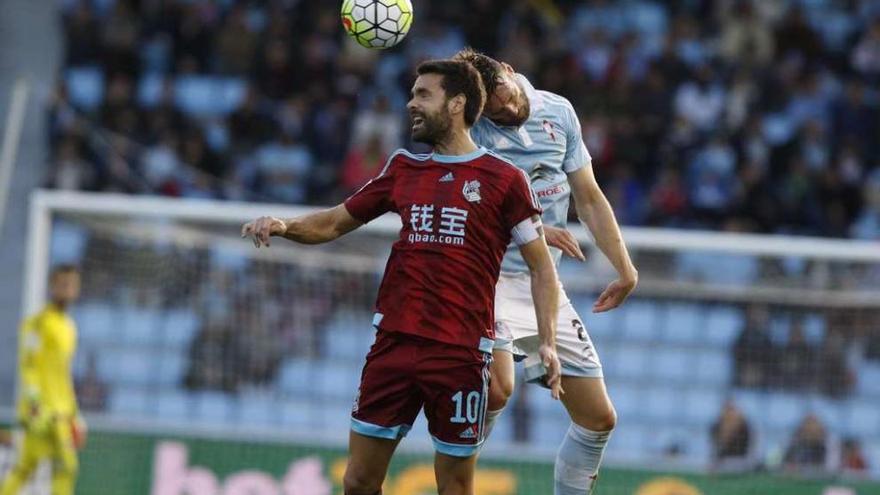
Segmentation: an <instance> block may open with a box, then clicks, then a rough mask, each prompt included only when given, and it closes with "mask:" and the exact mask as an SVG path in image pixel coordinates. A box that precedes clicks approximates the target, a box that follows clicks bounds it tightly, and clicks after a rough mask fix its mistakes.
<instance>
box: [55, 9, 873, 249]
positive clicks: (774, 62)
mask: <svg viewBox="0 0 880 495" xmlns="http://www.w3.org/2000/svg"><path fill="white" fill-rule="evenodd" d="M465 4H467V5H468V8H467V9H465V8H463V6H464V5H465ZM91 5H92V4H91V3H89V2H85V1H81V0H73V1H71V2H67V3H65V6H64V7H63V8H64V32H65V36H66V42H65V46H66V50H67V53H66V57H65V70H63V71H62V74H65V77H64V79H65V82H69V83H70V87H71V92H70V94H69V95H68V94H64V92H61V91H59V95H58V97H57V98H56V102H55V104H53V105H52V107H51V108H50V119H51V121H50V126H49V131H50V144H51V146H52V153H51V156H52V157H53V161H54V160H55V157H59V156H62V155H65V154H67V152H65V153H59V148H60V147H61V143H62V142H63V141H64V139H65V138H66V137H73V138H75V139H77V140H78V141H79V142H80V148H81V153H80V156H81V157H83V158H84V159H85V160H87V161H90V162H94V163H95V164H96V170H97V176H98V180H97V181H96V184H95V185H93V186H92V187H94V188H97V189H100V190H107V189H112V190H123V191H128V192H150V193H160V194H172V195H178V194H179V195H184V196H191V195H194V196H207V197H230V198H235V199H259V196H260V194H261V193H260V192H259V191H257V190H256V189H255V187H256V183H254V182H253V181H251V182H248V181H246V180H242V179H241V177H240V174H239V172H240V169H241V168H242V167H244V168H254V167H255V165H254V164H255V163H256V157H255V156H254V154H255V152H256V150H258V149H260V148H261V147H263V146H265V145H266V144H267V143H273V142H274V143H277V142H279V141H280V140H282V135H283V134H290V135H294V136H298V137H299V139H301V144H302V145H303V146H305V147H307V148H308V149H309V151H310V153H311V155H312V157H313V159H314V167H313V170H312V172H313V173H311V174H310V175H309V178H308V180H307V181H304V182H303V183H302V184H300V185H301V186H302V187H303V189H304V193H303V194H302V195H299V194H297V196H301V197H302V199H301V201H306V202H326V201H329V200H330V199H332V198H338V197H339V196H341V195H343V194H344V193H345V192H347V190H348V189H349V188H350V182H348V183H346V179H345V177H344V175H345V174H342V173H340V171H341V168H342V167H341V165H342V162H343V161H344V160H345V158H346V157H347V156H349V155H350V152H351V151H352V150H357V149H363V147H364V146H365V145H366V143H367V141H368V140H369V134H372V133H374V132H376V130H378V132H379V133H380V134H381V135H382V141H383V149H384V150H385V151H386V152H388V151H391V150H393V149H395V148H397V147H398V146H399V144H400V141H401V139H402V137H401V133H402V131H403V129H402V123H401V121H400V119H399V118H398V116H399V115H400V112H399V109H394V108H391V107H390V105H389V103H390V102H399V101H403V100H405V96H406V92H407V91H408V89H409V85H410V84H409V83H410V81H409V79H410V75H411V71H412V68H411V66H412V65H413V64H414V63H415V62H417V61H418V60H419V59H420V58H422V57H424V56H444V54H446V55H448V54H449V53H451V52H450V51H449V47H453V50H452V51H455V50H457V49H458V48H460V47H461V46H462V45H464V44H472V45H475V46H477V47H478V48H480V47H483V48H487V49H489V50H490V55H491V54H492V53H491V48H492V46H496V47H500V49H499V50H497V51H499V53H496V54H495V55H499V54H501V55H504V54H507V55H506V56H501V58H502V59H511V60H517V61H519V63H518V64H516V66H517V67H519V68H520V70H522V71H523V72H524V73H525V74H526V75H528V76H530V77H531V78H532V79H533V81H539V82H541V85H540V86H542V87H546V88H547V89H551V90H555V91H557V92H559V93H561V94H563V95H565V96H566V97H568V98H569V99H570V100H571V102H572V104H573V105H574V107H575V108H576V109H577V110H578V112H579V114H581V117H582V120H583V121H584V122H583V123H584V125H583V129H584V133H585V136H584V137H585V140H586V142H587V143H588V145H589V147H590V151H591V152H592V154H593V158H594V168H595V171H596V176H597V178H598V180H599V181H600V183H601V185H603V186H604V187H606V188H608V189H609V190H613V191H616V192H615V194H616V195H617V196H618V197H619V198H620V200H621V201H628V198H631V197H632V196H633V195H635V194H639V195H644V196H649V195H651V191H652V190H654V189H655V186H657V188H658V189H659V191H660V192H658V194H656V195H654V196H655V197H660V196H663V194H662V193H664V192H669V190H668V187H669V186H670V181H672V180H674V179H672V178H671V177H672V175H673V174H672V173H670V172H669V171H668V169H669V168H674V169H676V170H677V173H678V174H679V176H680V177H681V178H682V180H683V181H684V182H685V184H686V185H687V189H688V192H689V194H688V198H689V199H690V201H688V202H687V203H685V204H681V203H680V202H677V201H672V202H668V201H667V202H665V203H664V206H665V207H666V210H665V211H664V212H662V213H661V212H657V211H656V210H652V211H645V210H647V209H648V208H647V207H646V206H645V205H643V204H642V205H635V207H633V206H632V205H630V204H628V203H627V205H626V208H625V211H624V210H622V211H621V214H622V218H621V220H622V221H623V222H624V223H629V224H642V223H646V222H647V223H650V224H657V225H676V226H682V227H688V226H699V227H702V228H713V229H719V228H721V227H722V226H723V225H725V224H727V223H728V222H729V220H730V219H731V218H735V219H737V221H738V222H739V223H740V224H741V225H743V226H746V227H747V228H748V229H750V230H757V231H762V232H788V233H805V234H819V235H826V236H827V235H831V236H843V235H851V236H857V237H865V238H871V237H872V236H874V237H877V236H878V235H877V233H876V232H877V231H880V227H878V226H877V224H878V223H880V221H878V216H880V215H878V213H877V210H878V208H877V206H876V205H873V204H871V205H868V206H867V207H865V206H863V205H862V204H860V203H861V201H860V198H861V197H863V196H865V195H867V194H868V192H867V191H865V189H866V188H867V187H868V186H866V185H865V184H867V181H864V177H866V176H870V174H872V173H873V172H874V170H876V169H877V166H878V163H880V146H878V145H877V142H878V140H877V139H876V134H877V132H880V131H878V127H880V124H878V123H880V118H878V117H877V115H878V104H877V101H876V98H874V96H873V95H872V92H871V91H870V90H871V89H872V88H873V86H872V85H873V84H874V83H876V82H877V81H878V78H880V76H878V74H880V72H878V70H877V67H876V66H877V65H878V64H877V63H875V59H878V57H877V56H876V52H878V50H877V46H880V45H878V42H877V39H878V34H877V33H880V27H878V26H880V20H872V19H874V18H875V16H876V12H877V10H876V9H872V8H870V7H866V6H865V5H864V4H860V5H859V6H856V5H854V4H853V3H852V2H830V3H828V2H808V3H800V4H798V5H797V6H795V7H791V8H790V6H789V5H788V3H786V2H754V1H735V2H720V3H714V4H712V3H707V2H686V3H683V4H675V5H672V4H669V3H665V2H656V1H644V2H622V3H620V2H591V3H587V4H584V3H582V2H558V3H557V4H554V5H552V6H551V5H549V3H546V2H545V3H541V2H538V3H535V2H531V3H529V2H521V3H515V4H514V5H512V6H510V7H511V8H508V9H505V10H504V11H503V12H504V15H501V16H498V18H497V19H492V20H491V22H488V23H487V22H477V23H476V24H475V22H476V20H477V19H482V17H480V16H479V15H478V13H479V12H483V11H493V9H494V10H497V9H498V6H499V3H498V2H496V1H483V2H479V3H476V5H475V3H474V2H469V3H467V2H463V1H462V0H449V1H448V2H443V3H442V6H437V7H434V8H431V7H425V8H430V9H431V13H430V14H429V17H430V18H431V22H429V23H428V24H425V25H422V27H421V28H420V29H419V30H416V31H413V32H412V33H410V35H409V38H408V39H407V41H406V44H405V49H404V52H398V53H397V54H395V53H394V52H392V53H390V54H388V53H386V54H382V55H381V56H380V53H379V52H378V51H372V50H363V49H362V48H360V47H359V46H357V45H356V44H355V43H353V42H352V41H351V40H347V39H346V38H345V35H344V34H343V32H342V30H341V29H339V26H338V15H337V12H336V10H335V7H332V6H330V5H329V4H327V5H324V4H320V5H319V4H314V3H308V2H305V3H304V2H281V3H272V4H271V5H269V6H265V5H264V2H256V3H254V2H244V1H242V0H234V1H230V2H221V3H216V2H181V1H180V0H168V1H165V2H160V3H159V4H156V3H155V2H111V3H110V4H108V5H104V4H100V5H98V4H94V5H95V6H91ZM426 5H427V4H426ZM438 5H440V4H438ZM464 12H467V14H466V15H463V14H462V13H464ZM475 13H476V15H475ZM817 16H824V17H823V18H828V19H833V20H834V22H829V23H825V24H822V25H818V26H816V27H815V28H814V27H813V26H814V24H815V23H812V22H811V20H812V19H814V18H817ZM422 17H423V18H424V17H425V13H424V12H423V16H422ZM462 17H465V18H464V19H462ZM294 33H295V34H294ZM560 33H562V34H560ZM294 37H295V38H296V39H295V40H294ZM583 40H590V42H589V43H587V44H586V45H585V44H584V43H583ZM431 54H433V55H431ZM828 54H835V58H834V59H833V63H831V62H829V61H830V60H832V59H831V58H827V57H826V55H828ZM67 68H77V69H78V70H77V71H73V72H72V73H69V72H68V71H67V70H66V69H67ZM68 75H71V77H70V78H68V77H67V76H68ZM142 75H146V76H149V77H143V78H142V77H141V76H142ZM74 76H75V77H74ZM190 76H198V77H200V78H202V79H203V80H204V81H208V83H206V84H210V80H211V78H216V77H229V76H233V77H236V78H240V79H243V80H244V82H246V83H247V84H248V85H249V86H250V87H251V90H250V91H249V93H248V94H247V96H246V97H245V98H244V102H243V103H242V105H241V107H240V108H238V109H236V110H235V111H234V112H232V113H230V114H225V115H223V114H221V115H216V116H214V115H212V116H204V115H193V114H184V113H182V112H181V109H186V108H187V105H185V104H183V103H184V102H185V101H186V100H179V99H178V97H176V96H175V95H174V87H175V85H176V83H177V78H181V77H184V78H185V77H190ZM156 81H163V82H160V83H158V84H159V85H160V86H161V87H159V88H158V89H157V86H156V85H157V82H156ZM585 81H586V82H587V84H585ZM840 88H843V90H842V91H841V90H840ZM157 91H158V93H159V94H158V95H157ZM370 94H382V95H383V96H382V97H380V98H376V99H373V98H369V97H367V98H364V97H362V96H361V95H370ZM157 96H158V97H157ZM156 100H158V101H156ZM372 102H375V104H373V103H372ZM279 103H280V104H279ZM139 105H142V106H139ZM178 105H180V108H178ZM96 108H97V109H98V110H97V111H95V109H96ZM587 118H589V121H587ZM603 121H604V123H602V122H603ZM80 122H87V123H88V124H87V125H86V126H87V127H88V132H89V133H92V134H94V135H95V136H96V137H97V138H98V139H83V138H84V136H85V134H86V133H85V132H84V129H83V127H86V126H84V125H83V124H80ZM594 122H599V123H602V125H595V124H594ZM193 129H199V132H206V133H208V136H209V139H208V140H207V141H208V142H209V143H210V146H209V147H208V149H207V151H208V153H207V154H203V153H202V152H198V150H199V148H200V146H196V145H193V146H188V145H187V144H188V143H189V144H192V143H195V141H191V140H190V139H189V136H191V135H192V134H193ZM106 130H110V131H112V132H114V133H117V134H121V135H123V136H124V137H126V138H128V139H129V140H131V142H130V143H128V144H126V145H125V147H126V148H127V149H126V154H125V155H123V154H121V153H116V154H115V155H114V157H113V158H111V159H105V157H106V155H107V154H108V153H107V150H106V149H104V147H105V145H104V144H102V143H106V142H107V141H108V140H109V139H108V138H107V136H106V132H105V131H106ZM169 131H171V132H173V133H174V134H175V138H174V140H175V141H176V142H177V143H178V145H179V146H180V149H178V150H177V151H175V153H176V154H177V155H178V156H177V158H178V159H177V160H171V159H169V158H170V157H167V156H165V157H164V158H163V159H164V160H165V161H164V163H176V166H177V167H179V168H180V169H181V172H180V173H179V174H178V175H179V176H180V177H184V178H186V180H182V181H181V182H182V183H181V184H179V185H178V187H165V186H163V185H161V184H160V185H156V184H155V183H154V182H155V181H153V183H151V181H149V180H148V181H146V182H147V183H146V184H145V183H144V182H145V181H143V180H141V181H138V178H137V176H136V175H137V174H132V172H133V167H132V164H134V165H137V164H140V163H142V162H143V160H144V159H143V155H144V154H145V153H148V152H149V149H150V147H151V146H153V145H155V143H157V142H158V141H160V140H162V139H163V136H164V135H165V133H166V132H169ZM416 151H424V149H416ZM186 153H193V154H194V155H197V156H195V157H192V156H183V155H184V154H186ZM200 156H207V157H208V158H214V157H217V158H224V159H225V160H220V161H216V162H215V161H214V160H210V159H209V160H203V159H202V158H201V157H200ZM227 160H228V161H229V163H232V164H235V165H236V166H235V167H234V168H235V170H236V174H234V177H228V176H226V175H225V163H226V161H227ZM707 161H710V162H718V163H720V162H724V163H733V167H730V166H725V167H724V172H723V173H722V174H721V175H719V173H718V170H717V169H714V168H712V167H704V166H702V165H700V166H696V165H695V166H691V165H690V164H693V163H700V164H705V163H706V162H707ZM208 162H210V164H209V163H208ZM682 164H685V168H684V169H683V168H682ZM193 167H196V169H199V168H200V169H201V170H202V172H204V171H205V170H206V169H209V168H211V169H215V170H213V171H209V172H207V176H208V177H210V176H214V177H220V181H221V183H219V184H218V183H212V182H211V180H209V179H208V177H206V176H205V175H199V174H197V173H196V174H195V175H193V174H194V170H193ZM217 168H219V169H221V170H220V172H221V173H219V174H217V173H215V172H217V170H216V169H217ZM691 168H693V169H694V170H696V171H698V172H700V173H699V174H693V173H692V170H690V169H691ZM620 169H623V170H624V171H623V172H619V170H620ZM224 181H227V182H229V183H223V182H224ZM65 184H67V185H68V186H69V184H70V182H66V183H65ZM81 185H82V187H89V185H88V184H81ZM859 189H862V191H863V192H862V193H857V190H859ZM665 197H666V198H667V199H673V200H674V199H675V196H674V194H673V195H671V196H670V195H666V196H665ZM615 206H616V207H618V208H621V206H620V205H615Z"/></svg>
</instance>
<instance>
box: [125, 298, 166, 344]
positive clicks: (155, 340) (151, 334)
mask: <svg viewBox="0 0 880 495" xmlns="http://www.w3.org/2000/svg"><path fill="white" fill-rule="evenodd" d="M120 313H121V325H120V330H121V334H122V338H123V340H124V342H125V343H126V344H127V345H132V346H141V345H157V344H161V343H162V321H161V315H160V313H159V310H158V309H154V308H135V307H123V308H121V310H120Z"/></svg>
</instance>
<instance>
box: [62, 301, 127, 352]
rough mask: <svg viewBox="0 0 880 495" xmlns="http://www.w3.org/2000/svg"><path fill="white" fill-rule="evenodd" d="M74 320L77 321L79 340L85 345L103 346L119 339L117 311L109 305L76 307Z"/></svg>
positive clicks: (93, 304) (98, 304) (80, 305)
mask: <svg viewBox="0 0 880 495" xmlns="http://www.w3.org/2000/svg"><path fill="white" fill-rule="evenodd" d="M73 319H74V321H76V324H77V330H78V331H79V339H80V341H82V342H83V343H84V344H87V343H94V344H103V343H107V342H112V341H113V340H116V338H117V337H118V335H117V332H118V325H117V319H116V310H115V309H114V308H113V307H112V306H110V305H107V304H101V303H84V304H79V305H76V306H74V308H73Z"/></svg>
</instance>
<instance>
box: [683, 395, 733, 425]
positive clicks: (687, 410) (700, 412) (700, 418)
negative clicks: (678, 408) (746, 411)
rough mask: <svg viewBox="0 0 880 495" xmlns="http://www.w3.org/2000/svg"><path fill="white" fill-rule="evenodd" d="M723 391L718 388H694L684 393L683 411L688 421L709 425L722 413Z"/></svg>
mask: <svg viewBox="0 0 880 495" xmlns="http://www.w3.org/2000/svg"><path fill="white" fill-rule="evenodd" d="M723 401H724V397H723V392H722V391H721V390H719V389H717V388H693V389H690V390H687V391H686V392H685V393H684V402H683V406H684V409H683V410H682V413H683V414H684V418H685V420H686V421H687V422H690V423H692V424H694V425H695V426H703V427H708V426H709V425H711V424H712V423H713V422H715V420H717V419H718V416H719V415H720V414H721V405H722V403H723Z"/></svg>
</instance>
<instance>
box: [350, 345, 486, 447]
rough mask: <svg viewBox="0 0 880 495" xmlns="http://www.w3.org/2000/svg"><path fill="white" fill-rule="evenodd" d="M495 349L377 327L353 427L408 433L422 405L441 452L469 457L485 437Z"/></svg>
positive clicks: (384, 434)
mask: <svg viewBox="0 0 880 495" xmlns="http://www.w3.org/2000/svg"><path fill="white" fill-rule="evenodd" d="M491 363H492V355H491V354H487V353H484V352H481V351H479V350H477V349H468V348H467V347H461V346H455V345H450V344H444V343H442V342H437V341H435V340H430V339H425V338H421V337H417V336H414V335H409V334H403V333H397V332H385V331H381V330H380V331H379V332H378V334H377V335H376V342H375V343H374V344H373V347H372V348H371V349H370V353H369V354H367V363H366V364H365V365H364V371H363V373H362V374H361V385H360V388H359V389H358V395H357V398H356V399H355V401H354V407H353V408H352V414H351V429H352V430H353V431H354V432H356V433H360V434H361V435H366V436H369V437H375V438H387V439H389V440H394V439H397V438H401V437H404V436H405V435H406V433H407V432H408V431H409V429H410V428H412V424H413V422H414V421H415V419H416V417H417V416H418V414H419V411H420V410H421V409H422V407H424V408H425V417H426V418H427V420H428V432H429V433H430V434H431V438H432V440H433V441H434V447H435V449H436V450H437V452H440V453H442V454H446V455H451V456H456V457H470V456H472V455H474V454H476V453H477V451H478V450H479V448H480V446H481V445H482V443H483V426H484V419H485V416H486V400H487V399H488V397H487V396H488V394H489V365H490V364H491Z"/></svg>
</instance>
